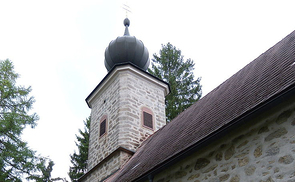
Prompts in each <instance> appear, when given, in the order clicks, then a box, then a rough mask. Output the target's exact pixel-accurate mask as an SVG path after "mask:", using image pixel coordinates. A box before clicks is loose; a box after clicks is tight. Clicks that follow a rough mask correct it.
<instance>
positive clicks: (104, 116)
mask: <svg viewBox="0 0 295 182" xmlns="http://www.w3.org/2000/svg"><path fill="white" fill-rule="evenodd" d="M124 25H125V33H124V35H123V36H120V37H118V38H117V39H115V40H113V41H111V42H110V44H109V46H108V47H107V48H106V50H105V67H106V69H107V70H108V74H107V75H106V76H105V77H104V79H103V80H102V81H101V82H100V83H99V84H98V85H97V87H96V88H95V89H94V90H93V91H92V92H91V93H90V95H89V96H88V97H87V98H86V102H87V104H88V106H89V107H90V108H91V126H90V139H89V140H90V141H89V152H88V153H89V154H88V171H87V173H86V174H85V175H84V176H83V177H82V178H80V180H79V181H87V182H88V181H103V180H104V179H106V178H108V177H109V176H111V175H112V174H114V173H115V172H116V171H118V170H119V169H120V168H121V167H122V166H123V165H124V164H125V163H126V162H127V161H128V159H129V158H130V157H132V155H133V154H134V153H135V152H136V150H137V148H138V147H139V146H140V145H141V143H142V142H143V141H144V140H145V139H146V138H147V137H148V136H150V135H151V134H153V133H154V132H156V131H157V130H158V129H160V128H162V127H163V126H164V125H165V124H166V116H165V96H166V95H167V94H168V93H169V92H170V90H169V85H168V84H167V83H166V82H164V81H162V80H160V79H158V78H156V77H154V76H153V75H151V74H149V73H147V72H146V70H147V68H148V66H149V63H150V61H149V55H148V50H147V48H146V47H145V46H144V45H143V43H142V41H140V40H138V39H136V38H135V37H134V36H130V35H129V30H128V27H129V25H130V21H129V19H127V18H126V19H125V20H124Z"/></svg>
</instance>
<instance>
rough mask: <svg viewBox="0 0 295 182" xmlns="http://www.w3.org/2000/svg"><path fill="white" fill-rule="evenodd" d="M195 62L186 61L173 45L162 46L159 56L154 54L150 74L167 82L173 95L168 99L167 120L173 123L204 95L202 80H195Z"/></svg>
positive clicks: (166, 102)
mask: <svg viewBox="0 0 295 182" xmlns="http://www.w3.org/2000/svg"><path fill="white" fill-rule="evenodd" d="M194 65H195V64H194V61H193V60H191V59H187V60H186V61H184V58H183V56H182V55H181V51H180V50H179V49H177V48H176V47H174V46H173V45H172V44H171V43H167V45H162V49H161V50H160V52H159V55H157V54H153V58H152V68H151V69H148V72H149V73H151V74H152V75H154V76H156V77H158V78H160V79H162V80H164V81H166V82H168V83H169V85H170V90H171V93H170V94H169V95H168V96H167V97H166V101H165V104H166V118H167V122H169V121H171V120H172V119H173V118H174V117H176V116H177V115H178V114H179V113H181V112H182V111H184V110H185V109H187V108H188V107H189V106H191V105H192V104H193V103H195V102H196V101H198V100H199V99H200V97H201V95H202V90H201V85H200V80H201V78H197V79H196V80H194V74H193V72H192V71H193V70H194Z"/></svg>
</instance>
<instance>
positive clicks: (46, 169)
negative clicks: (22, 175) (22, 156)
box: [28, 158, 67, 182]
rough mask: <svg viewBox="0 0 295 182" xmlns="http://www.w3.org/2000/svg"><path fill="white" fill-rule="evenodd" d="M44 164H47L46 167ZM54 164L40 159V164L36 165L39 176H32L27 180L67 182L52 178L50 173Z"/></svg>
mask: <svg viewBox="0 0 295 182" xmlns="http://www.w3.org/2000/svg"><path fill="white" fill-rule="evenodd" d="M46 163H48V164H47V165H46ZM53 166H54V162H53V161H51V160H50V159H46V158H40V163H39V164H38V168H39V169H40V170H41V174H39V175H34V176H30V177H28V179H29V180H33V181H35V182H53V181H64V182H67V180H66V179H65V178H64V179H63V178H60V177H58V178H52V177H51V172H52V170H53Z"/></svg>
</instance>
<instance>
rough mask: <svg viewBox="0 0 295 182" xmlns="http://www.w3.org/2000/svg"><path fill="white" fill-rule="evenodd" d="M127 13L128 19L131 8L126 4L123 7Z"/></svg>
mask: <svg viewBox="0 0 295 182" xmlns="http://www.w3.org/2000/svg"><path fill="white" fill-rule="evenodd" d="M122 8H123V9H124V10H125V11H126V18H128V12H129V13H131V10H130V7H129V6H128V5H127V3H126V4H123V7H122Z"/></svg>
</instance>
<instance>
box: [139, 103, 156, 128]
mask: <svg viewBox="0 0 295 182" xmlns="http://www.w3.org/2000/svg"><path fill="white" fill-rule="evenodd" d="M141 124H142V126H143V127H145V128H148V129H150V130H154V127H155V119H154V114H153V112H152V110H151V109H149V108H147V107H142V109H141Z"/></svg>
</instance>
